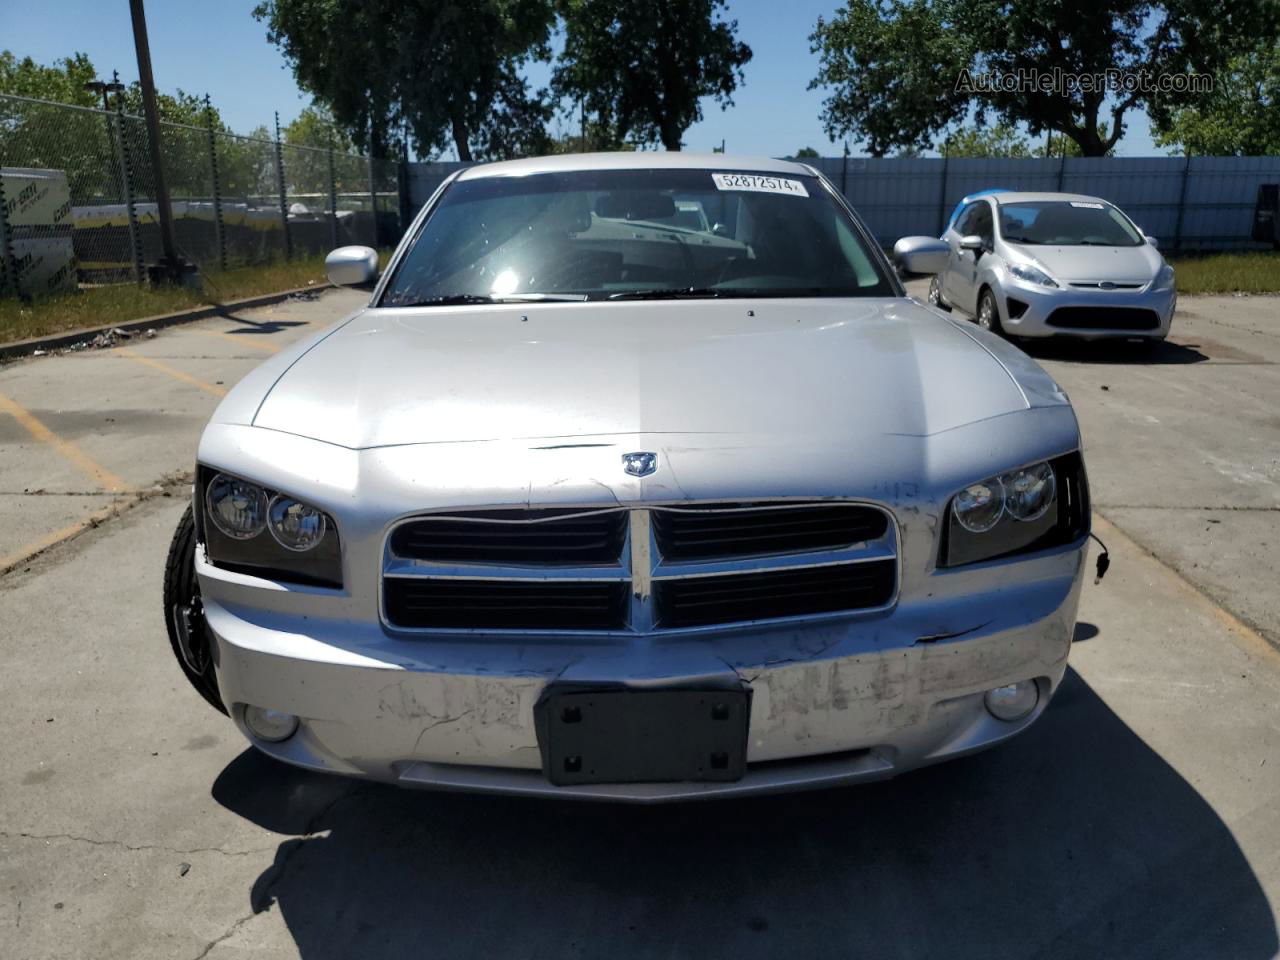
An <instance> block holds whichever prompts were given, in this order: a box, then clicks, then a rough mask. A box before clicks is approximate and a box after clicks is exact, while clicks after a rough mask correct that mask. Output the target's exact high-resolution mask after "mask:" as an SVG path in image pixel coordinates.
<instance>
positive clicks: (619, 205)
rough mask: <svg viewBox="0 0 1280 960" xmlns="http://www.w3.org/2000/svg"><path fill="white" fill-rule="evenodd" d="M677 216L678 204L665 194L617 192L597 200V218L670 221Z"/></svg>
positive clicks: (605, 194) (603, 195) (601, 196)
mask: <svg viewBox="0 0 1280 960" xmlns="http://www.w3.org/2000/svg"><path fill="white" fill-rule="evenodd" d="M675 215H676V202H675V201H674V200H672V199H671V197H669V196H668V195H667V194H665V193H652V192H649V191H635V192H624V191H617V192H614V193H604V194H601V195H600V197H599V199H597V200H596V216H597V217H605V218H606V219H609V220H670V219H671V218H672V217H674V216H675Z"/></svg>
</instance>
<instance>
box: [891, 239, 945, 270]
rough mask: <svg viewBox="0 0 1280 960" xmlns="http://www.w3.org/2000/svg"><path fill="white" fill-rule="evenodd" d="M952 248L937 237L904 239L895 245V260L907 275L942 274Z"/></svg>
mask: <svg viewBox="0 0 1280 960" xmlns="http://www.w3.org/2000/svg"><path fill="white" fill-rule="evenodd" d="M950 256H951V248H950V247H949V246H947V244H946V243H945V242H944V241H942V240H939V239H938V238H937V237H903V238H902V239H901V240H899V241H898V242H897V243H895V244H894V245H893V258H894V259H895V260H897V261H898V263H899V264H901V266H902V269H903V271H904V272H906V273H926V274H935V273H942V271H944V270H946V269H947V259H948V258H949V257H950Z"/></svg>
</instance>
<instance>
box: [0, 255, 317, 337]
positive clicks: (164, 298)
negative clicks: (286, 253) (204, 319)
mask: <svg viewBox="0 0 1280 960" xmlns="http://www.w3.org/2000/svg"><path fill="white" fill-rule="evenodd" d="M201 281H202V284H203V289H202V290H200V291H196V290H188V289H185V288H174V287H154V288H153V287H149V286H147V285H145V284H142V285H138V284H132V283H126V284H119V285H116V286H110V287H91V288H87V289H84V290H81V291H79V292H77V293H64V294H59V295H57V296H53V297H46V298H43V299H40V300H34V301H32V302H30V303H26V302H24V301H21V300H9V299H5V300H0V343H9V342H12V341H14V340H25V339H27V338H28V337H42V336H45V335H47V334H53V333H62V332H64V331H67V330H79V329H82V328H85V327H101V326H107V325H115V324H120V323H126V322H128V321H130V320H138V319H141V318H142V317H153V316H157V315H159V314H165V313H177V312H178V311H180V310H190V309H191V308H193V307H199V306H204V305H206V304H210V303H225V302H227V301H229V300H240V299H242V298H244V297H255V296H260V295H262V294H266V293H275V292H277V291H279V290H292V289H294V288H296V287H306V286H312V285H314V286H317V287H319V286H323V285H325V284H326V283H327V282H328V281H326V280H325V275H324V257H322V256H315V257H305V258H300V259H297V260H290V261H281V262H279V263H272V264H267V265H265V266H258V267H237V268H235V269H233V270H228V271H226V272H225V273H209V274H204V273H202V274H201Z"/></svg>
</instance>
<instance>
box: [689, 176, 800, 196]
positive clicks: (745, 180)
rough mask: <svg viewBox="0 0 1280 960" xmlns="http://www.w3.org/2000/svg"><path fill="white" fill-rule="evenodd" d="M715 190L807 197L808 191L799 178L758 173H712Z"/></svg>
mask: <svg viewBox="0 0 1280 960" xmlns="http://www.w3.org/2000/svg"><path fill="white" fill-rule="evenodd" d="M711 179H712V180H714V181H715V184H716V189H717V190H751V191H754V192H755V193H784V194H786V195H787V196H789V197H807V196H808V195H809V191H808V190H806V189H805V188H804V184H803V183H801V182H800V181H799V180H787V179H784V178H783V177H766V176H761V175H760V174H758V173H713V174H712V175H711Z"/></svg>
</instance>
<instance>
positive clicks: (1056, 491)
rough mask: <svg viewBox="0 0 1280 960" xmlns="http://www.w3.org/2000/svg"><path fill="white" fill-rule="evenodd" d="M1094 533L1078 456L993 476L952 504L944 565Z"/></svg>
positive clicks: (972, 486)
mask: <svg viewBox="0 0 1280 960" xmlns="http://www.w3.org/2000/svg"><path fill="white" fill-rule="evenodd" d="M1088 532H1089V504H1088V488H1087V485H1086V482H1085V475H1084V463H1083V461H1082V460H1081V459H1080V455H1079V454H1078V453H1072V454H1068V455H1067V456H1064V457H1057V458H1055V459H1053V460H1045V461H1040V462H1039V463H1033V464H1030V465H1028V466H1025V467H1019V468H1018V469H1016V470H1010V471H1008V472H1007V473H1001V474H996V475H994V476H991V477H987V478H986V479H985V480H982V481H980V482H978V483H971V484H969V485H968V486H967V487H965V488H964V489H963V490H960V491H959V492H958V493H957V494H956V495H955V496H954V497H952V498H951V502H950V503H949V504H948V505H947V521H946V526H945V534H944V537H943V545H942V554H941V557H940V558H939V565H940V566H944V567H955V566H959V565H961V564H965V563H977V562H978V561H981V560H991V559H994V558H995V557H1002V556H1006V555H1008V554H1013V553H1025V552H1029V551H1032V550H1043V549H1046V548H1048V547H1052V546H1060V545H1062V544H1065V543H1073V542H1075V541H1076V540H1078V539H1079V538H1080V537H1083V536H1084V535H1085V534H1086V533H1088Z"/></svg>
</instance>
